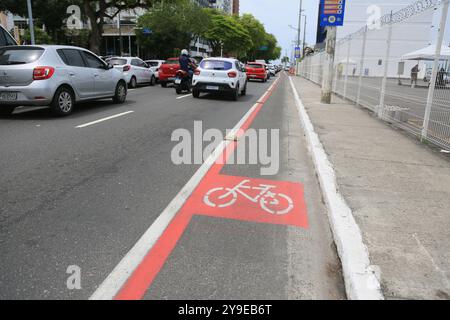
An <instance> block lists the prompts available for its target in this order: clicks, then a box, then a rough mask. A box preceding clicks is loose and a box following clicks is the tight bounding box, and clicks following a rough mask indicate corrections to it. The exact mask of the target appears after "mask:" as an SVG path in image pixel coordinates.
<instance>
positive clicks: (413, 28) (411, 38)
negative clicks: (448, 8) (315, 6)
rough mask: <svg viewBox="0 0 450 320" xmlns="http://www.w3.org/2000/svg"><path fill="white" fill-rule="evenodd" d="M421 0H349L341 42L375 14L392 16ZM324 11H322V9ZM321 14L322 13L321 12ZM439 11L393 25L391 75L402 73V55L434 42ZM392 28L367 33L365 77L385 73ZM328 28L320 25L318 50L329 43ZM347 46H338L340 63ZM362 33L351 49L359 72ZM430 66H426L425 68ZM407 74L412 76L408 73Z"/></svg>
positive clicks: (339, 30) (409, 64) (408, 66)
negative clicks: (387, 47) (400, 68)
mask: <svg viewBox="0 0 450 320" xmlns="http://www.w3.org/2000/svg"><path fill="white" fill-rule="evenodd" d="M416 2H417V0H398V1H391V0H377V1H373V0H347V5H346V12H345V20H344V26H342V27H338V28H337V41H338V42H339V40H342V39H344V38H346V37H347V36H349V35H352V34H354V33H355V32H357V31H359V30H361V28H364V27H365V26H367V25H368V23H369V22H370V21H373V17H375V16H384V15H388V14H390V13H391V12H392V13H395V12H398V11H400V10H402V9H404V8H406V7H408V6H410V5H411V4H413V3H416ZM319 12H320V10H319ZM319 14H320V13H319ZM435 15H436V12H435V10H427V11H425V12H423V13H421V14H417V15H415V16H413V17H412V18H410V19H407V20H405V21H402V22H401V23H396V24H395V25H394V28H393V34H392V45H391V50H390V56H389V70H388V76H389V77H397V76H398V67H399V62H401V61H400V60H401V59H400V58H401V57H402V56H403V55H404V54H406V53H409V52H412V51H415V50H418V49H421V48H424V47H426V46H428V45H429V44H430V43H431V41H432V36H431V29H432V28H431V26H432V25H433V20H434V19H435ZM388 29H389V28H388V27H386V26H384V27H382V28H381V29H377V28H374V29H373V30H371V31H370V32H368V33H367V42H366V51H365V52H366V53H365V59H364V60H365V62H364V70H363V74H364V75H365V76H374V77H381V76H383V73H384V65H385V63H386V61H384V60H385V58H386V57H385V55H386V39H387V37H388ZM325 37H326V31H325V29H324V28H321V27H320V26H318V30H317V45H316V49H323V48H324V46H325V43H324V39H325ZM344 46H345V48H340V47H339V46H338V47H337V49H336V63H337V64H339V63H343V61H344V60H346V56H347V49H346V48H347V45H344ZM361 48H362V36H361V35H357V36H354V37H353V40H352V45H351V49H350V61H353V62H355V65H354V66H352V67H351V68H350V69H352V72H353V71H355V70H353V69H356V74H359V70H358V68H359V64H358V63H357V62H358V61H360V58H361ZM416 63H417V62H415V61H406V62H405V73H409V70H410V69H411V68H412V67H413V66H414V65H415V64H416ZM424 69H426V68H424ZM405 76H408V75H406V74H405Z"/></svg>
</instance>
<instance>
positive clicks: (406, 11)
mask: <svg viewBox="0 0 450 320" xmlns="http://www.w3.org/2000/svg"><path fill="white" fill-rule="evenodd" d="M445 1H449V0H417V1H416V2H414V3H413V4H411V5H409V6H407V7H405V8H403V9H400V10H399V11H396V12H392V13H388V14H385V15H384V16H382V17H381V18H380V19H378V20H376V21H374V24H376V25H378V26H379V27H380V28H382V27H384V26H386V25H389V24H397V23H401V22H403V21H405V20H408V19H411V18H412V17H415V16H417V15H419V14H422V13H423V12H426V11H428V10H431V9H433V8H435V7H436V6H439V5H440V4H442V3H443V2H445ZM369 31H370V30H369V26H368V25H365V26H364V27H362V28H361V29H359V30H358V31H356V32H354V33H352V34H349V35H347V36H345V38H342V39H341V40H339V41H338V43H339V44H341V43H345V42H347V41H350V40H352V39H353V38H355V37H359V36H361V35H363V34H364V33H366V32H369Z"/></svg>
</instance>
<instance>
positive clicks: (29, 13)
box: [27, 0, 36, 45]
mask: <svg viewBox="0 0 450 320" xmlns="http://www.w3.org/2000/svg"><path fill="white" fill-rule="evenodd" d="M27 6H28V24H29V26H30V36H31V44H32V45H35V44H36V41H35V38H34V23H33V9H32V7H31V0H27Z"/></svg>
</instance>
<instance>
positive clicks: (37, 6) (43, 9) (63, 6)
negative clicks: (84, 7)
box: [0, 0, 81, 43]
mask: <svg viewBox="0 0 450 320" xmlns="http://www.w3.org/2000/svg"><path fill="white" fill-rule="evenodd" d="M72 4H78V5H80V4H81V0H33V1H32V5H33V17H34V19H35V22H37V24H41V25H45V29H46V30H47V32H48V34H49V35H50V36H51V37H52V40H53V42H55V43H61V42H62V40H64V32H63V30H61V26H63V25H64V21H65V20H66V19H67V17H69V14H68V13H67V8H68V7H69V6H70V5H72ZM27 10H28V9H27V6H26V2H25V1H17V0H1V1H0V11H9V12H11V13H14V14H17V15H20V16H23V17H27V16H28V11H27Z"/></svg>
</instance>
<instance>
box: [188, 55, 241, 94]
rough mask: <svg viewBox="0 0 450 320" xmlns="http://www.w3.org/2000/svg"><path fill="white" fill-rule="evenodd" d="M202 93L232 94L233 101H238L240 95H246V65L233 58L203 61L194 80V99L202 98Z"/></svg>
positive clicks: (195, 73) (196, 71)
mask: <svg viewBox="0 0 450 320" xmlns="http://www.w3.org/2000/svg"><path fill="white" fill-rule="evenodd" d="M201 92H209V93H216V92H225V93H229V94H231V96H232V98H233V100H237V99H238V98H239V95H243V96H244V95H246V94H247V74H246V73H245V68H244V65H243V64H242V63H241V62H240V61H239V60H236V59H231V58H207V59H203V60H202V62H201V63H200V65H199V67H198V68H197V69H196V70H195V71H194V77H193V79H192V95H193V96H194V98H198V97H200V93H201Z"/></svg>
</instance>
